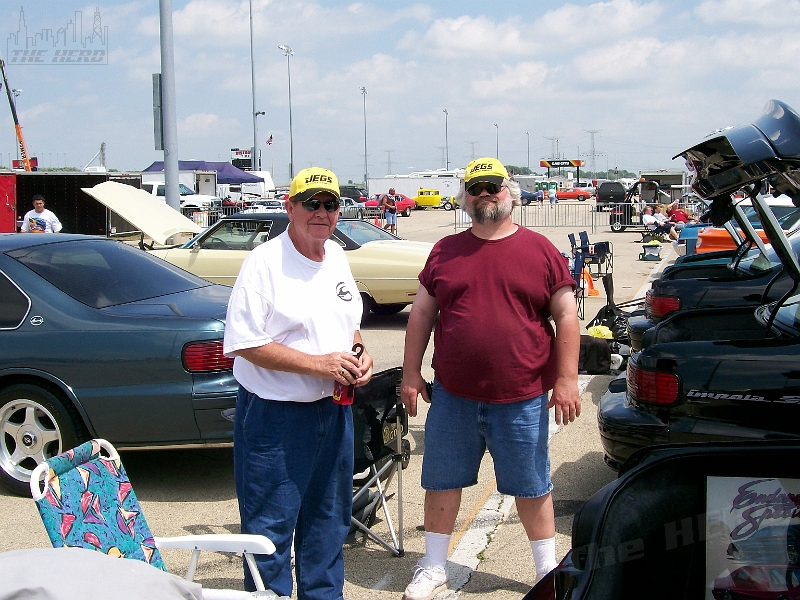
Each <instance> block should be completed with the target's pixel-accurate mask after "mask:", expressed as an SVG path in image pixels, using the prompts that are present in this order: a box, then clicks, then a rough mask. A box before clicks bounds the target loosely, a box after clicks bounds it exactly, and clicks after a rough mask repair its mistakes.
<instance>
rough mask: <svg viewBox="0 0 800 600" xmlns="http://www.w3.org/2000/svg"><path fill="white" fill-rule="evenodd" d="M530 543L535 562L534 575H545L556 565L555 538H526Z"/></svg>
mask: <svg viewBox="0 0 800 600" xmlns="http://www.w3.org/2000/svg"><path fill="white" fill-rule="evenodd" d="M528 541H529V542H530V543H531V552H533V562H534V563H536V576H537V577H541V576H542V575H547V574H548V573H549V572H550V571H552V570H553V569H555V568H556V567H557V566H558V563H557V562H556V538H555V537H551V538H549V539H546V540H528Z"/></svg>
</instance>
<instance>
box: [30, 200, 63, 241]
mask: <svg viewBox="0 0 800 600" xmlns="http://www.w3.org/2000/svg"><path fill="white" fill-rule="evenodd" d="M20 231H21V232H22V233H58V232H59V231H61V221H59V220H58V217H57V216H55V214H53V213H52V212H51V211H49V210H47V209H46V208H45V207H44V196H42V195H41V194H34V195H33V210H29V211H28V212H26V213H25V216H24V217H23V219H22V226H21V227H20Z"/></svg>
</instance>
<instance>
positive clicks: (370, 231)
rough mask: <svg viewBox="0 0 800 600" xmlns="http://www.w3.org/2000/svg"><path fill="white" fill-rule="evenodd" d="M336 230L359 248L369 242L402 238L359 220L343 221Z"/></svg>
mask: <svg viewBox="0 0 800 600" xmlns="http://www.w3.org/2000/svg"><path fill="white" fill-rule="evenodd" d="M336 230H337V231H341V232H342V233H343V234H344V235H346V236H347V237H349V238H350V239H351V240H353V241H354V242H355V243H356V244H358V245H359V246H363V245H364V244H366V243H368V242H374V241H376V240H398V239H400V238H398V237H396V236H393V235H392V234H391V233H389V232H388V231H383V230H382V229H378V228H377V227H375V226H374V225H371V224H370V223H365V222H364V221H358V220H347V219H343V220H340V221H339V222H338V223H336Z"/></svg>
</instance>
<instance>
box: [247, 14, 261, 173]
mask: <svg viewBox="0 0 800 600" xmlns="http://www.w3.org/2000/svg"><path fill="white" fill-rule="evenodd" d="M250 91H251V93H252V95H253V153H252V154H251V155H250V170H251V171H258V162H257V160H256V148H257V147H258V120H257V117H258V115H259V114H262V115H263V114H264V113H263V112H261V113H258V112H256V64H255V60H254V58H253V0H250Z"/></svg>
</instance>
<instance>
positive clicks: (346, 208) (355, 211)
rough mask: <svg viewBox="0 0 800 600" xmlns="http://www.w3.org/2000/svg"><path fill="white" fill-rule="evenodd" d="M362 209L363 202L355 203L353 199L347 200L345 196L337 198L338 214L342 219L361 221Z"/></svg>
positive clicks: (363, 206)
mask: <svg viewBox="0 0 800 600" xmlns="http://www.w3.org/2000/svg"><path fill="white" fill-rule="evenodd" d="M364 208H365V205H364V203H363V202H356V201H355V200H354V199H353V198H348V197H347V196H341V197H340V198H339V214H340V215H341V216H342V217H351V218H353V219H363V218H364Z"/></svg>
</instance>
